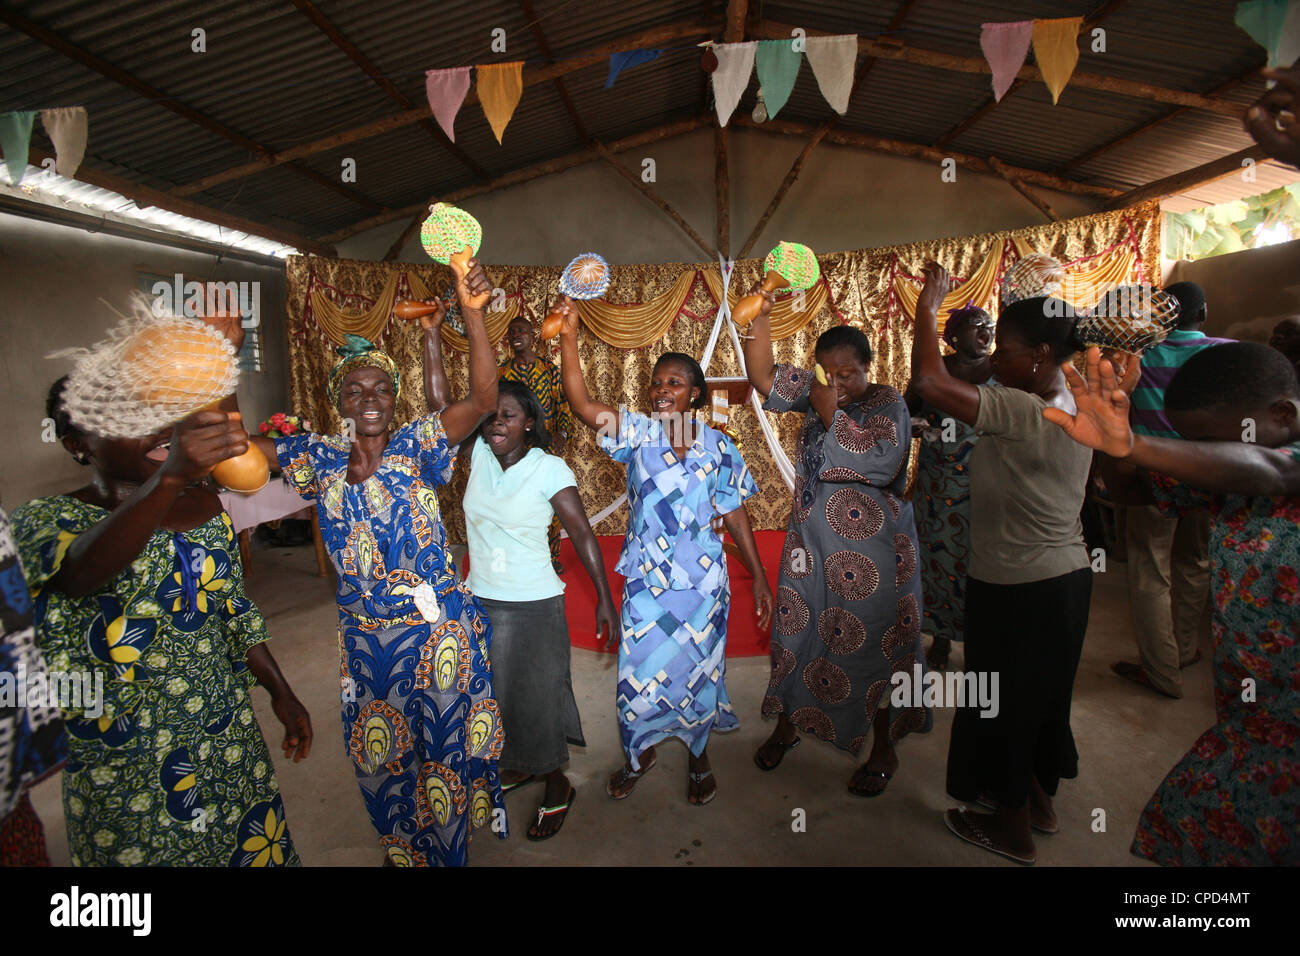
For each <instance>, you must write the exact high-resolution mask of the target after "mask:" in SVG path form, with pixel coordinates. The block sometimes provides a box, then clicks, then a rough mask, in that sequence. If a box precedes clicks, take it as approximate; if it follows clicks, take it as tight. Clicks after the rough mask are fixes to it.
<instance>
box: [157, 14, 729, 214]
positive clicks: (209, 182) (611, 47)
mask: <svg viewBox="0 0 1300 956" xmlns="http://www.w3.org/2000/svg"><path fill="white" fill-rule="evenodd" d="M712 32H713V26H712V25H711V24H709V23H706V22H701V21H695V20H690V21H678V22H676V23H668V24H664V25H663V26H659V27H654V28H652V29H649V30H642V31H641V32H639V33H631V34H628V35H627V36H624V37H620V38H618V39H617V40H611V41H610V42H609V43H603V44H601V45H599V46H597V47H594V48H593V49H592V50H591V52H589V53H587V54H585V55H584V56H580V57H574V58H572V59H567V60H565V61H563V62H562V63H555V64H553V65H551V66H546V67H542V68H541V69H539V70H527V71H525V72H524V76H523V85H524V88H525V89H527V88H528V87H530V86H536V85H538V84H539V83H548V82H550V81H551V80H553V79H555V77H557V76H567V75H568V74H570V73H575V72H577V71H578V70H583V69H586V68H587V67H590V66H594V65H596V64H598V63H605V62H607V61H608V60H609V55H610V54H611V53H618V52H621V51H624V50H639V49H642V48H644V47H648V46H659V45H662V44H665V43H668V42H670V41H673V40H681V39H686V38H689V37H694V36H709V35H711V34H712ZM477 102H478V91H477V90H470V91H469V93H467V94H466V96H465V101H464V103H463V104H462V109H463V108H464V107H465V106H469V105H472V104H475V103H477ZM432 115H433V114H432V111H431V110H430V109H429V106H428V104H425V105H424V106H417V107H412V108H411V109H409V110H403V111H402V112H400V113H394V114H393V115H392V116H385V117H383V118H382V119H378V120H374V121H372V122H369V123H365V124H363V125H361V126H354V127H352V128H351V129H346V130H342V131H341V132H338V133H331V134H330V135H329V136H324V137H322V138H320V139H316V140H312V141H311V142H309V143H299V144H298V145H297V146H290V147H289V148H288V149H284V150H281V151H280V152H278V153H275V154H273V155H271V156H267V157H261V158H258V159H255V160H253V161H251V162H248V163H244V164H242V165H240V166H233V167H231V168H230V169H227V170H224V171H222V172H220V173H214V174H213V175H211V176H205V177H204V178H203V179H198V180H195V181H194V182H192V183H189V184H187V185H185V186H182V187H180V188H179V189H178V190H177V195H184V196H189V195H193V194H194V193H199V192H203V191H204V190H206V189H211V188H212V187H213V186H217V185H220V184H221V183H228V182H231V181H232V180H236V179H242V178H244V177H245V176H252V175H253V174H254V173H260V172H261V171H262V170H264V169H270V168H271V167H273V166H279V165H282V164H284V163H289V162H293V161H294V160H297V159H304V158H306V157H308V156H315V155H317V154H318V153H325V152H329V151H330V150H333V149H337V148H338V147H340V146H346V145H347V144H349V143H355V142H359V141H360V140H364V139H370V138H372V137H375V136H381V135H383V134H384V133H389V132H392V131H393V130H395V129H401V128H402V127H404V126H411V125H413V124H415V123H419V122H421V121H422V120H426V119H428V118H429V117H430V116H432Z"/></svg>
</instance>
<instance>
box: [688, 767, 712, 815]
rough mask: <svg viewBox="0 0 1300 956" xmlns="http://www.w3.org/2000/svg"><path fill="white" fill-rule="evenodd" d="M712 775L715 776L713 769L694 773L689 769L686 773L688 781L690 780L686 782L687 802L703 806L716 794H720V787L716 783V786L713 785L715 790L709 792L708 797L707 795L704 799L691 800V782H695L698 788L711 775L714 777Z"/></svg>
mask: <svg viewBox="0 0 1300 956" xmlns="http://www.w3.org/2000/svg"><path fill="white" fill-rule="evenodd" d="M712 776H713V771H712V770H706V771H704V773H692V772H690V771H687V773H686V779H687V781H689V782H688V783H687V784H686V800H687V802H690V803H691V805H692V806H696V807H702V806H704V805H705V804H706V803H710V802H711V801H712V800H713V798H714V797H716V796H717V795H718V787H717V785H716V784H715V785H714V787H713V792H712V793H710V794H709V795H708V796H707V797H705V798H704V799H703V800H695V801H693V802H692V801H691V784H692V783H693V784H695V786H696V788H698V787H699V786H700V784H702V783H703V782H704V781H705V780H706V779H708V778H709V777H712Z"/></svg>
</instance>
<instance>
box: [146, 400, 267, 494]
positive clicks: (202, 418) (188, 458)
mask: <svg viewBox="0 0 1300 956" xmlns="http://www.w3.org/2000/svg"><path fill="white" fill-rule="evenodd" d="M246 451H248V433H247V432H245V431H244V425H243V422H242V421H241V420H240V415H239V413H238V412H217V411H200V412H195V413H194V414H193V415H190V416H188V417H187V418H183V419H181V420H180V421H179V422H177V423H176V426H175V427H174V428H173V429H172V440H171V450H170V451H169V452H168V455H167V460H166V461H165V462H163V464H162V467H161V469H160V470H161V471H162V472H163V474H164V475H166V476H168V477H170V478H173V479H175V480H177V481H179V482H181V483H182V484H189V483H191V482H194V481H198V480H199V479H200V478H203V477H205V476H207V474H208V473H209V472H211V471H212V469H213V468H214V467H215V466H216V465H218V464H220V463H221V462H223V461H225V460H226V459H227V458H234V457H235V456H236V455H242V454H243V453H244V452H246Z"/></svg>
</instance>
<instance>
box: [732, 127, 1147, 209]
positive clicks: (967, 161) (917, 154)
mask: <svg viewBox="0 0 1300 956" xmlns="http://www.w3.org/2000/svg"><path fill="white" fill-rule="evenodd" d="M731 121H732V122H733V123H735V124H737V125H738V126H746V127H749V128H751V129H757V130H766V131H768V132H770V133H783V134H785V135H788V136H809V135H811V134H812V133H813V132H814V131H815V130H816V129H817V127H815V126H812V125H810V124H808V123H794V122H788V121H786V120H768V121H767V122H766V123H755V122H754V121H753V120H752V119H750V118H749V117H748V116H734V117H732V120H731ZM825 138H826V142H828V143H835V144H836V145H839V146H855V147H857V148H859V149H868V150H871V151H872V152H877V153H889V154H891V155H893V156H910V157H912V158H915V159H928V160H930V161H932V162H935V163H941V162H943V161H944V160H945V159H952V160H954V161H955V162H956V163H957V165H958V166H962V167H964V168H966V169H971V170H974V171H975V172H979V173H989V174H992V175H996V172H995V170H994V169H993V167H992V166H990V165H989V163H988V161H987V160H985V159H982V158H981V157H979V156H971V155H969V154H967V153H955V152H953V151H952V150H950V149H938V148H937V147H934V146H926V145H924V144H922V143H909V142H906V141H903V140H894V139H882V138H881V137H879V136H870V135H868V134H866V133H857V132H852V131H849V130H844V129H834V128H832V129H831V131H830V132H829V133H827V134H826V137H825ZM1004 165H1005V164H1004ZM1006 169H1007V170H1009V171H1010V173H1011V174H1012V175H1013V176H1015V177H1016V178H1018V179H1019V180H1021V181H1022V182H1026V183H1030V184H1032V185H1034V186H1041V187H1043V188H1044V189H1055V190H1057V191H1058V192H1066V193H1073V194H1075V195H1077V196H1097V197H1100V198H1103V199H1111V198H1114V197H1116V196H1119V195H1120V194H1121V192H1122V191H1121V190H1119V189H1112V188H1111V187H1110V186H1094V185H1092V184H1091V183H1080V182H1075V181H1074V180H1072V179H1063V178H1062V177H1060V176H1054V175H1053V174H1051V173H1045V172H1043V171H1042V170H1039V169H1024V168H1022V167H1019V166H1006Z"/></svg>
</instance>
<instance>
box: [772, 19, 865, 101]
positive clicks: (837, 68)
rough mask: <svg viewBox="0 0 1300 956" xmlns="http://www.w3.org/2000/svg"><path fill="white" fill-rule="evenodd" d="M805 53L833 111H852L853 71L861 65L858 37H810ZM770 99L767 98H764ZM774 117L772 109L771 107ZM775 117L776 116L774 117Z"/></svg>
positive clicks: (842, 35)
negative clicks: (850, 104) (858, 63)
mask: <svg viewBox="0 0 1300 956" xmlns="http://www.w3.org/2000/svg"><path fill="white" fill-rule="evenodd" d="M804 52H805V53H807V55H808V65H809V66H811V67H812V71H813V76H815V77H817V86H818V87H819V88H820V89H821V91H822V96H824V97H826V102H827V103H829V104H830V105H831V109H833V110H834V111H835V112H837V113H840V114H841V115H842V114H843V113H845V112H846V111H847V110H848V108H849V94H850V93H851V92H853V67H854V66H855V65H856V64H857V62H858V35H857V34H856V33H845V34H841V35H840V36H833V37H808V38H807V39H806V40H804ZM763 98H764V99H766V98H767V94H766V93H764V94H763ZM768 112H769V113H771V106H770V104H769V106H768ZM773 115H774V114H773Z"/></svg>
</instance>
